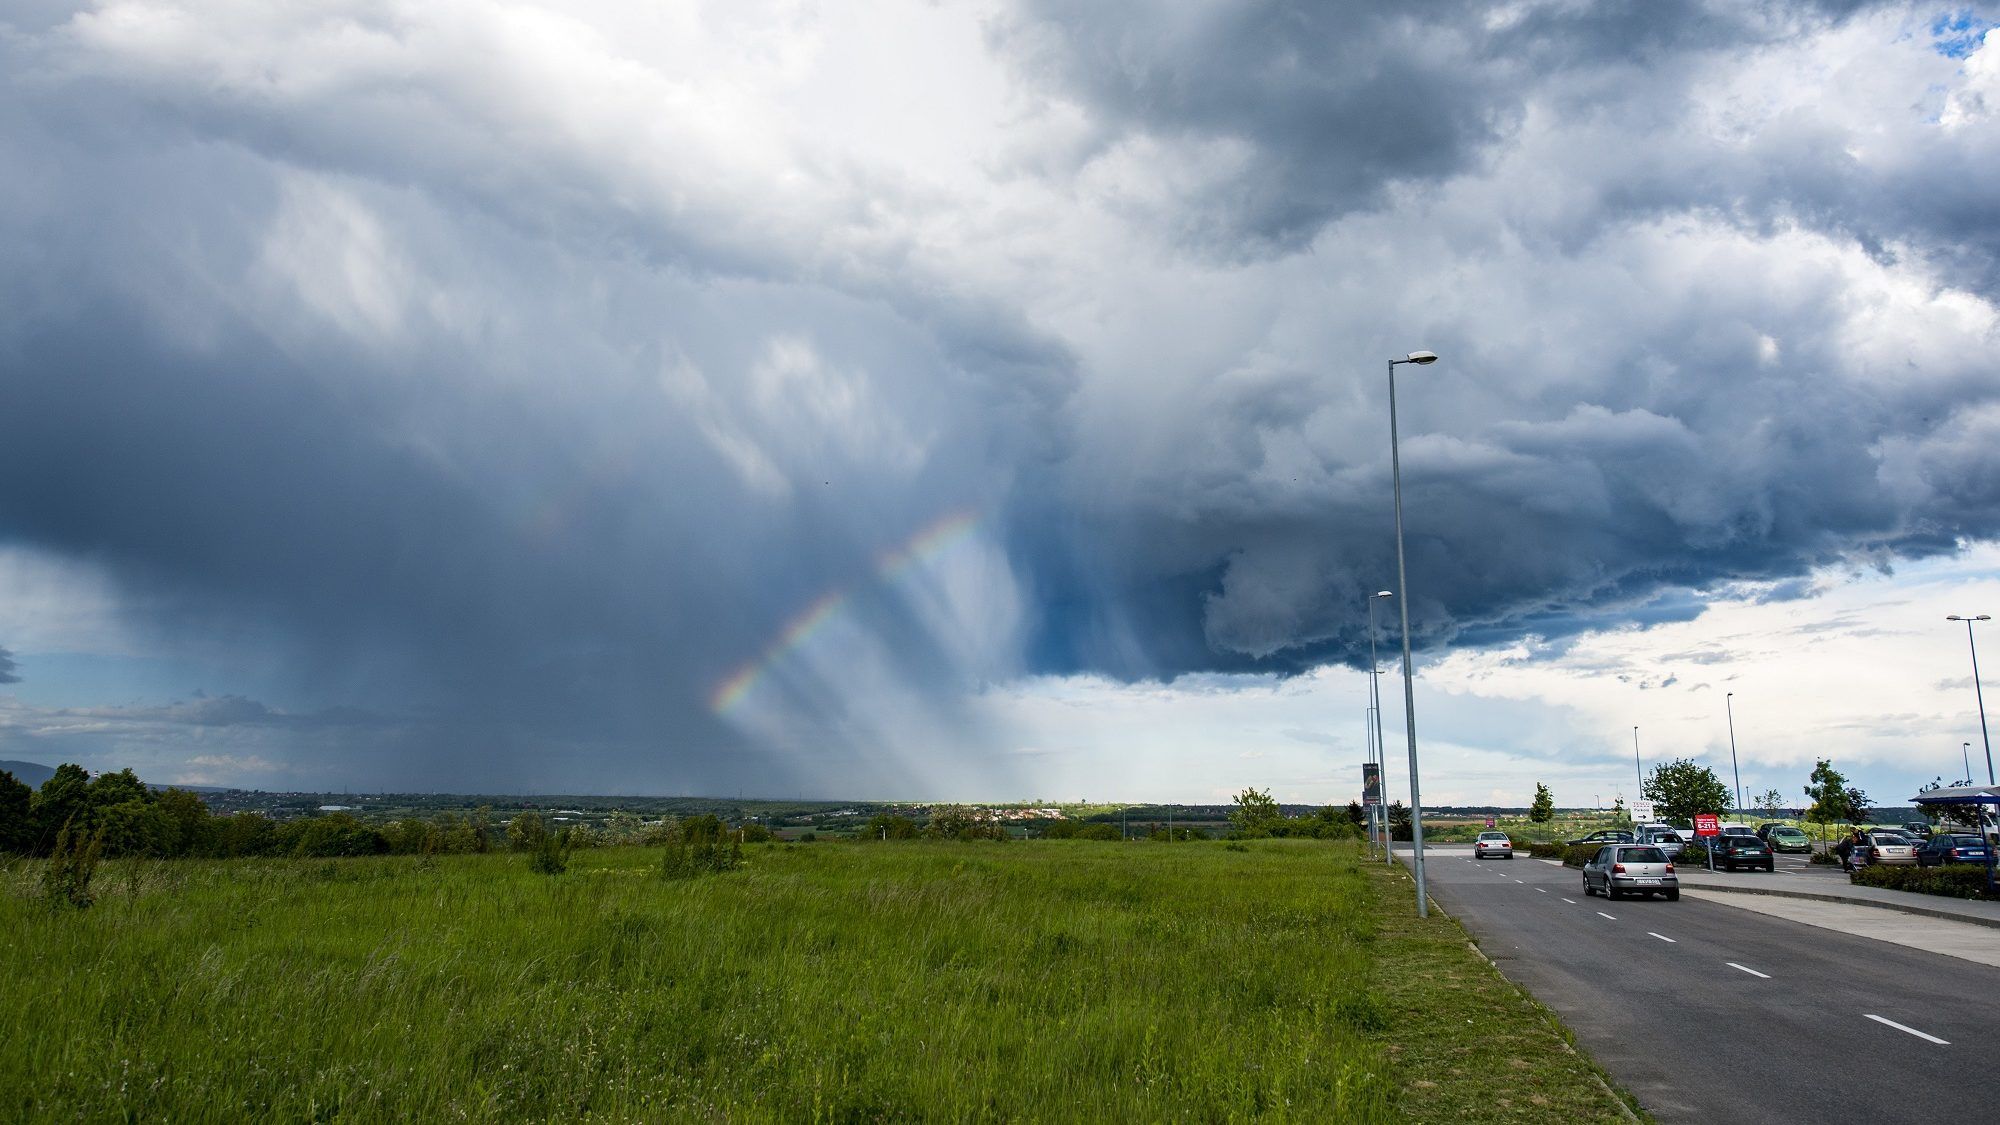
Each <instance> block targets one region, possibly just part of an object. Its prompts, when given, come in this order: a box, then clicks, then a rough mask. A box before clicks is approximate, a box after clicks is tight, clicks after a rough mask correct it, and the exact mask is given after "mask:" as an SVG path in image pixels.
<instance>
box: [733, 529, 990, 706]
mask: <svg viewBox="0 0 2000 1125" xmlns="http://www.w3.org/2000/svg"><path fill="white" fill-rule="evenodd" d="M978 526H979V518H978V515H977V514H976V513H974V512H971V511H959V512H952V513H950V514H949V515H946V516H944V517H942V518H940V519H938V520H936V521H935V522H933V523H931V524H930V525H929V526H927V527H925V528H923V529H922V530H920V531H918V532H917V533H916V534H914V535H912V536H910V537H909V538H908V539H906V540H904V541H903V542H902V543H901V544H900V545H898V546H896V547H894V548H892V549H890V550H888V551H885V552H883V553H882V554H881V555H879V556H877V557H876V560H875V574H876V577H877V578H878V579H879V580H881V581H883V582H886V583H895V582H901V581H904V580H905V579H906V578H908V576H909V575H910V573H911V572H912V571H913V570H914V569H916V568H917V567H918V566H919V565H922V564H926V563H929V562H930V561H932V560H933V559H936V558H937V557H938V556H939V555H942V554H944V553H945V552H946V551H948V550H950V549H951V548H952V547H953V546H955V545H956V544H958V543H961V542H963V541H965V540H966V539H968V538H970V537H971V535H972V533H973V531H974V530H975V529H976V528H977V527H978ZM850 600H851V599H850V596H849V593H848V592H847V591H845V590H831V591H828V592H827V593H824V594H821V595H820V596H819V598H818V599H816V600H815V601H814V602H813V603H812V604H811V605H809V606H807V607H806V608H805V611H804V612H802V613H800V614H799V615H798V616H797V617H794V618H792V620H791V621H789V622H787V623H786V625H785V627H784V628H783V629H781V630H779V632H778V636H777V639H776V640H773V641H772V642H771V643H770V644H769V645H766V646H765V647H764V651H763V652H762V653H760V654H759V655H758V657H757V659H755V660H753V661H750V662H749V663H747V664H745V665H743V666H742V667H740V668H738V669H737V670H736V671H735V672H733V673H731V674H730V675H729V677H728V678H727V679H725V680H723V681H722V682H721V683H719V684H717V685H715V690H714V691H713V692H711V693H709V697H708V709H709V710H710V711H712V712H713V713H715V714H717V715H723V714H727V713H728V712H729V711H731V710H733V709H734V708H735V707H736V706H737V704H739V703H741V702H743V698H744V697H745V696H747V695H749V694H750V690H751V689H752V688H754V687H756V686H757V684H758V682H759V681H761V680H762V679H763V678H764V677H765V675H766V674H768V673H769V672H770V671H771V669H773V668H775V667H777V666H778V663H779V662H780V661H782V660H784V658H785V657H786V656H787V655H789V654H791V653H793V652H795V651H797V650H798V649H800V648H801V647H803V646H804V645H805V644H806V643H807V642H808V641H810V640H812V638H813V636H814V635H815V634H817V633H818V632H820V630H821V629H823V628H825V627H826V624H827V623H828V622H830V621H832V620H833V619H834V618H836V617H838V616H839V615H840V613H841V611H842V610H844V609H846V608H847V606H848V604H849V602H850Z"/></svg>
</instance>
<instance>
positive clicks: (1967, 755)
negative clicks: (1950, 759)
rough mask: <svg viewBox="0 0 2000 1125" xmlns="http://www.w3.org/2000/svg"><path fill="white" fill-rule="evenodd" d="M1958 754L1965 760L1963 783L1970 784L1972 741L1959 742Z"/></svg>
mask: <svg viewBox="0 0 2000 1125" xmlns="http://www.w3.org/2000/svg"><path fill="white" fill-rule="evenodd" d="M1958 756H1959V757H1960V758H1961V759H1963V760H1964V762H1965V783H1966V784H1967V785H1970V784H1972V743H1970V742H1961V743H1959V744H1958Z"/></svg>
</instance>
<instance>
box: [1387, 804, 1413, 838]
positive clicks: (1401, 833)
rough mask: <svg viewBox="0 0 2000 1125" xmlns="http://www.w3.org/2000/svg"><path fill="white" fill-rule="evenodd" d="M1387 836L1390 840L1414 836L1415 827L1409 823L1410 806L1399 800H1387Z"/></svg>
mask: <svg viewBox="0 0 2000 1125" xmlns="http://www.w3.org/2000/svg"><path fill="white" fill-rule="evenodd" d="M1389 838H1390V839H1391V840H1413V839H1415V838H1416V829H1414V828H1412V827H1411V824H1410V808H1409V806H1408V805H1405V804H1404V803H1403V802H1401V801H1391V802H1389Z"/></svg>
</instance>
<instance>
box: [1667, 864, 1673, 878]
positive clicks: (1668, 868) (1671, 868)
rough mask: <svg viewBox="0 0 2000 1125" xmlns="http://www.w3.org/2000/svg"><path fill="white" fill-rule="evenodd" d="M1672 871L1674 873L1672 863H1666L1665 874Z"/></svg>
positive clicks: (1670, 873)
mask: <svg viewBox="0 0 2000 1125" xmlns="http://www.w3.org/2000/svg"><path fill="white" fill-rule="evenodd" d="M1673 873H1674V865H1673V864H1671V863H1669V864H1667V874H1669V875H1672V874H1673Z"/></svg>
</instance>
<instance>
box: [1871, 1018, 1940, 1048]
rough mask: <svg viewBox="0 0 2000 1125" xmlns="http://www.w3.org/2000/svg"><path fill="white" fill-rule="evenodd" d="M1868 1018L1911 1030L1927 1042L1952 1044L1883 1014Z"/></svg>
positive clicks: (1897, 1028) (1910, 1031)
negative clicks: (1885, 1017) (1883, 1016)
mask: <svg viewBox="0 0 2000 1125" xmlns="http://www.w3.org/2000/svg"><path fill="white" fill-rule="evenodd" d="M1862 1015H1868V1013H1866V1012H1863V1013H1862ZM1868 1018H1869V1019H1871V1020H1874V1021H1875V1022H1876V1023H1879V1024H1886V1025H1888V1026H1890V1027H1893V1028H1895V1029H1896V1030H1897V1031H1907V1032H1909V1033H1910V1034H1911V1035H1914V1036H1916V1037H1917V1038H1919V1039H1922V1040H1924V1041H1925V1042H1927V1043H1936V1044H1937V1045H1938V1046H1940V1047H1949V1046H1951V1044H1950V1043H1949V1042H1948V1041H1946V1040H1943V1039H1939V1038H1938V1037H1937V1036H1935V1035H1926V1034H1924V1033H1923V1032H1921V1031H1918V1030H1917V1029H1916V1028H1914V1027H1905V1026H1903V1025H1902V1024H1900V1023H1897V1022H1896V1021H1895V1020H1887V1019H1883V1018H1882V1017H1881V1016H1868Z"/></svg>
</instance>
